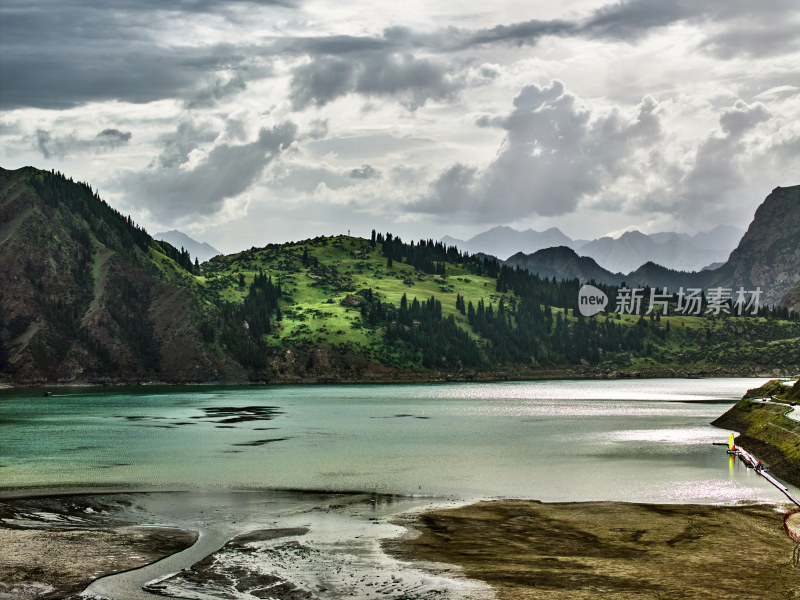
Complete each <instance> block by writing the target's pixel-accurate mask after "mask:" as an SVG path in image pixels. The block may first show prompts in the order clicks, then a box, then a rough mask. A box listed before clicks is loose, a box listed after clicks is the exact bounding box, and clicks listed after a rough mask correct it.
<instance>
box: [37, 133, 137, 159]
mask: <svg viewBox="0 0 800 600" xmlns="http://www.w3.org/2000/svg"><path fill="white" fill-rule="evenodd" d="M132 136H133V134H132V133H131V132H130V131H120V130H119V129H104V130H103V131H101V132H100V133H98V134H97V135H96V136H94V137H92V138H80V137H78V136H77V135H75V134H72V133H71V134H65V135H53V134H51V133H50V132H49V131H45V130H44V129H37V130H36V134H35V142H34V145H35V146H36V148H37V150H39V152H41V153H42V156H43V157H44V158H50V157H51V156H57V157H59V158H63V157H65V156H69V155H71V154H80V153H83V152H103V151H108V150H115V149H117V148H119V147H120V146H124V145H125V144H127V143H128V142H129V141H130V139H131V137H132Z"/></svg>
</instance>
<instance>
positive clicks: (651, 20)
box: [575, 0, 798, 53]
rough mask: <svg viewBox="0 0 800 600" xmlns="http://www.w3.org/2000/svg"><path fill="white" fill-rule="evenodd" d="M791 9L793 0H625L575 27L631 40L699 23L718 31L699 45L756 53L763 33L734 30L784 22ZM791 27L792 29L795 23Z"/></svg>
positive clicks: (794, 4) (794, 5)
mask: <svg viewBox="0 0 800 600" xmlns="http://www.w3.org/2000/svg"><path fill="white" fill-rule="evenodd" d="M793 12H794V13H795V15H796V14H797V12H798V4H797V2H795V0H761V1H760V2H752V1H749V0H728V1H725V2H719V1H718V0H671V1H669V2H664V1H663V0H628V1H626V2H618V3H615V4H608V5H606V6H604V7H602V8H600V9H597V10H596V11H594V12H593V13H592V15H591V16H590V17H589V18H588V19H586V20H585V21H583V22H582V23H581V24H580V27H578V28H577V29H576V30H575V31H576V33H579V34H584V35H589V36H593V37H603V38H616V39H621V40H635V39H637V38H639V37H642V36H644V35H646V34H647V33H648V32H649V31H650V30H652V29H656V28H661V27H668V26H670V25H673V24H676V23H681V22H692V23H702V24H705V25H708V26H709V29H710V30H712V31H713V30H721V32H719V33H713V34H712V35H711V38H710V40H709V41H708V42H706V43H705V44H702V45H701V47H704V46H712V47H713V46H720V47H721V46H727V45H728V44H735V45H736V47H737V48H738V51H739V52H744V53H749V52H750V51H753V52H755V53H758V51H757V48H758V47H762V48H763V47H764V46H765V45H770V46H771V45H772V42H770V40H768V39H767V38H766V37H763V36H754V37H750V38H748V37H747V36H743V37H735V35H736V33H735V32H736V31H748V32H751V31H752V30H753V26H754V25H756V27H757V28H758V26H757V24H759V23H763V24H764V25H765V27H766V26H768V27H773V26H774V25H775V24H776V23H781V22H784V23H786V22H787V21H788V20H787V19H786V16H788V15H790V14H791V13H793ZM776 17H777V18H776ZM742 21H745V22H746V23H747V27H746V29H745V28H742V26H741V24H742ZM794 27H795V30H796V24H795V25H794ZM779 29H782V27H781V26H779ZM795 37H796V36H795ZM715 39H716V40H717V41H716V42H714V41H713V40H715ZM773 47H774V46H773Z"/></svg>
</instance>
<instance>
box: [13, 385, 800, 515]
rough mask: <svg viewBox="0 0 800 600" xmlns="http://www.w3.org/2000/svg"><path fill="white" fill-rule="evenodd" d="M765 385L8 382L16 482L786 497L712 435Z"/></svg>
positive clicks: (680, 498)
mask: <svg viewBox="0 0 800 600" xmlns="http://www.w3.org/2000/svg"><path fill="white" fill-rule="evenodd" d="M762 382H763V380H754V379H684V380H681V379H659V380H622V381H537V382H513V383H474V384H469V383H466V384H465V383H458V384H436V385H360V386H251V387H206V386H194V387H144V386H141V387H137V388H133V389H131V388H126V389H114V388H74V389H71V388H61V389H59V390H58V391H56V392H55V393H54V395H53V396H51V397H42V396H41V392H33V391H26V390H6V391H3V392H0V444H1V446H0V488H2V490H3V493H4V494H5V495H9V494H14V493H15V490H16V491H17V492H18V491H19V490H20V488H31V487H37V488H38V487H44V488H55V489H71V488H75V487H81V488H83V487H89V488H96V489H104V488H112V489H116V488H119V487H123V488H131V489H187V488H188V489H197V488H200V489H220V488H223V489H231V488H237V489H284V490H286V489H289V490H316V491H362V492H378V493H382V494H397V495H404V496H409V495H414V496H428V497H441V498H454V499H459V500H461V499H465V500H468V499H474V498H484V497H524V498H535V499H539V500H543V501H580V500H624V501H638V502H714V503H716V502H734V501H737V500H763V501H781V500H783V498H782V496H781V495H780V494H779V493H778V492H777V490H775V489H774V488H772V487H771V486H770V485H769V484H767V483H766V482H765V481H764V480H763V479H762V478H760V477H758V476H756V475H755V474H754V473H752V472H751V471H748V470H746V469H744V468H742V467H741V466H740V465H739V464H738V463H736V464H733V463H732V462H730V463H729V458H728V456H727V455H726V454H725V449H724V448H722V447H719V446H714V445H712V442H723V441H726V439H727V433H726V432H725V431H724V430H720V429H717V428H715V427H712V426H710V425H709V423H710V422H711V421H712V420H713V419H715V418H716V417H717V416H719V415H720V414H722V413H723V412H724V411H725V410H727V408H728V407H729V406H731V405H732V404H733V403H734V402H735V401H736V400H738V399H739V398H740V397H741V396H742V394H743V393H744V392H745V391H746V390H747V389H748V388H752V387H756V386H758V385H760V384H761V383H762ZM793 489H794V488H793ZM794 491H795V492H796V491H797V490H796V489H794Z"/></svg>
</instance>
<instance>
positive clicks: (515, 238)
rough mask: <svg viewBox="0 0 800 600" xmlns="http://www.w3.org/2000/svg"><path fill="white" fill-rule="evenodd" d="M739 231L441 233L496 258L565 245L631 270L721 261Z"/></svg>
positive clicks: (695, 267)
mask: <svg viewBox="0 0 800 600" xmlns="http://www.w3.org/2000/svg"><path fill="white" fill-rule="evenodd" d="M743 233H744V231H742V230H741V229H738V228H736V227H731V226H727V225H720V226H718V227H715V228H714V229H712V230H711V231H707V232H702V233H698V234H695V235H687V234H683V233H673V232H662V233H653V234H649V235H647V234H644V233H641V232H640V231H628V232H625V233H623V234H622V235H621V236H619V237H618V238H612V237H602V238H598V239H596V240H573V239H571V238H570V237H568V236H567V235H565V234H564V233H563V232H562V231H561V230H560V229H558V228H556V227H552V228H550V229H547V230H545V231H535V230H533V229H527V230H525V231H517V230H516V229H513V228H511V227H494V228H492V229H490V230H488V231H484V232H483V233H479V234H478V235H476V236H474V237H472V238H470V239H469V240H459V239H456V238H453V237H450V236H445V237H443V238H442V239H441V241H442V242H443V243H444V244H447V245H451V246H457V247H458V248H459V249H461V250H466V251H467V252H470V253H477V252H481V253H484V254H489V255H492V256H496V257H498V258H500V259H505V258H508V257H510V256H512V255H515V254H518V253H520V252H521V253H523V254H532V253H535V252H537V251H539V250H544V249H546V248H553V247H557V246H564V247H567V248H571V249H572V250H574V251H575V252H576V253H577V254H578V255H579V256H585V257H589V258H592V259H594V260H595V261H596V262H597V264H598V265H600V266H601V267H602V268H604V269H607V270H608V271H611V272H619V273H629V272H631V271H633V270H634V269H637V268H638V267H640V266H642V265H643V264H645V263H647V262H654V263H656V264H659V265H662V266H664V267H666V268H668V269H675V270H680V271H700V270H702V269H703V268H706V267H708V266H709V265H712V264H713V263H718V264H717V266H719V265H720V264H722V263H723V262H724V261H725V260H727V258H728V255H729V254H730V253H731V250H733V249H734V248H735V247H736V244H737V243H738V241H739V240H740V239H741V237H742V234H743Z"/></svg>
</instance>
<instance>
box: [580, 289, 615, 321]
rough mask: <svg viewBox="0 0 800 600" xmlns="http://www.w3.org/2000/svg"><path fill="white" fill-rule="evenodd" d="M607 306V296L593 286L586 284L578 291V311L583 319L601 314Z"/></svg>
mask: <svg viewBox="0 0 800 600" xmlns="http://www.w3.org/2000/svg"><path fill="white" fill-rule="evenodd" d="M607 305H608V296H606V294H605V292H603V290H598V289H597V288H596V287H594V286H593V285H589V284H586V285H584V286H582V287H581V289H580V290H579V291H578V310H579V311H581V314H582V315H583V316H584V317H591V316H592V315H596V314H597V313H599V312H602V311H603V310H605V308H606V306H607Z"/></svg>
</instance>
